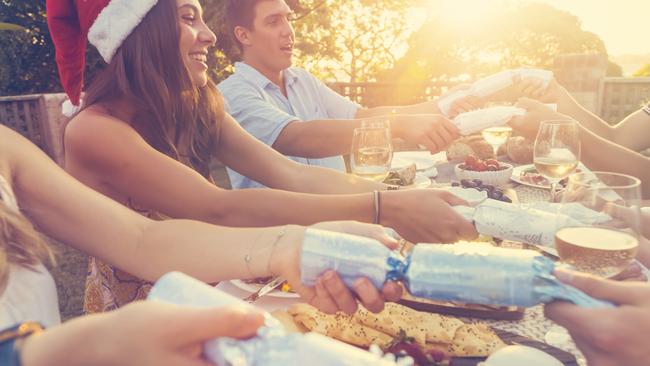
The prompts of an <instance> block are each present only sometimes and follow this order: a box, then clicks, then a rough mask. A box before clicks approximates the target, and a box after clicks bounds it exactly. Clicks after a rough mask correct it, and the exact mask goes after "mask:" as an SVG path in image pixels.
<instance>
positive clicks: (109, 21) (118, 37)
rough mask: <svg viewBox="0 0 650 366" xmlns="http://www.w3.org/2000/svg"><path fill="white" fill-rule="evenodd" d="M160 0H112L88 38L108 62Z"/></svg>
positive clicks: (93, 26)
mask: <svg viewBox="0 0 650 366" xmlns="http://www.w3.org/2000/svg"><path fill="white" fill-rule="evenodd" d="M157 2H158V0H111V1H110V2H109V3H108V5H106V7H105V8H104V9H103V10H102V11H101V13H99V15H98V16H97V19H95V22H94V23H93V25H92V26H91V27H90V29H89V31H88V40H89V41H90V43H91V44H92V45H93V46H95V47H97V50H98V51H99V54H101V55H102V58H103V59H104V61H106V62H111V59H113V56H115V52H117V49H118V48H120V46H121V45H122V42H124V40H125V39H126V37H128V36H129V34H131V32H133V30H134V29H135V27H137V26H138V24H140V22H141V21H142V19H143V18H144V17H145V16H146V15H147V13H148V12H149V10H151V8H153V6H154V5H156V3H157Z"/></svg>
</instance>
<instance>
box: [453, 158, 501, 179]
mask: <svg viewBox="0 0 650 366" xmlns="http://www.w3.org/2000/svg"><path fill="white" fill-rule="evenodd" d="M454 172H455V173H456V178H457V179H458V180H463V179H469V180H472V179H479V180H481V181H482V182H483V183H485V184H489V185H492V186H502V185H504V184H506V183H508V182H509V181H510V177H511V176H512V165H510V164H506V163H501V162H499V161H497V160H496V159H485V160H483V159H479V158H477V157H475V156H473V155H470V156H468V157H467V158H466V159H465V162H464V163H460V164H458V165H456V166H455V167H454Z"/></svg>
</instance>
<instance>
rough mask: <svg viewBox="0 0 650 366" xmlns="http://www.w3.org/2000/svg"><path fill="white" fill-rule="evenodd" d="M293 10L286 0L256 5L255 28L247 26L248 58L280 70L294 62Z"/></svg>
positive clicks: (246, 48)
mask: <svg viewBox="0 0 650 366" xmlns="http://www.w3.org/2000/svg"><path fill="white" fill-rule="evenodd" d="M292 16H293V13H292V11H291V8H289V6H288V5H287V4H286V3H285V2H284V0H265V1H260V2H258V3H257V5H256V6H255V18H254V20H253V29H247V30H246V32H247V35H248V37H247V39H246V43H245V44H244V54H245V57H246V59H247V60H250V61H253V62H255V63H257V64H260V65H263V67H264V68H266V69H268V70H269V71H273V72H279V71H282V70H284V69H286V68H288V67H290V66H291V63H292V58H293V44H294V36H295V34H294V32H293V27H292V26H291V18H292Z"/></svg>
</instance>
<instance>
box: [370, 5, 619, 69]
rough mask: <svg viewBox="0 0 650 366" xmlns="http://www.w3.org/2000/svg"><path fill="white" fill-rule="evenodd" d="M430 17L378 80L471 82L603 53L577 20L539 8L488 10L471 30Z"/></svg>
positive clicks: (555, 11)
mask: <svg viewBox="0 0 650 366" xmlns="http://www.w3.org/2000/svg"><path fill="white" fill-rule="evenodd" d="M443 17H444V14H438V15H433V16H432V17H431V18H430V19H428V20H427V21H426V22H425V24H424V25H423V26H422V28H421V29H419V30H418V31H417V32H415V33H414V34H413V36H412V37H411V38H410V40H409V51H408V52H407V53H406V55H405V56H404V57H403V58H402V59H400V60H399V61H398V62H397V64H396V66H395V68H393V69H392V70H388V71H387V72H385V73H384V75H383V78H382V79H383V80H392V81H399V82H412V81H428V80H435V79H437V80H446V79H449V78H452V77H455V76H458V75H462V74H466V75H469V76H470V77H475V76H476V75H480V74H485V73H490V72H494V71H498V70H502V69H506V68H516V67H521V66H531V67H540V68H546V69H549V68H552V66H553V60H554V59H555V57H556V56H557V55H559V54H563V53H591V52H593V53H606V49H605V45H604V43H603V42H602V40H601V39H600V38H599V37H598V36H596V35H595V34H593V33H591V32H587V31H585V30H583V29H582V26H581V23H580V20H579V19H578V18H577V17H576V16H574V15H572V14H570V13H568V12H565V11H561V10H558V9H555V8H553V7H551V6H550V5H546V4H541V3H529V4H524V5H519V6H514V7H505V8H499V7H495V8H492V10H491V11H490V13H488V14H485V15H484V17H483V20H482V21H480V22H479V23H477V24H474V25H473V26H472V27H467V28H466V29H458V28H453V27H450V26H449V25H448V24H447V23H445V22H444V21H442V19H443Z"/></svg>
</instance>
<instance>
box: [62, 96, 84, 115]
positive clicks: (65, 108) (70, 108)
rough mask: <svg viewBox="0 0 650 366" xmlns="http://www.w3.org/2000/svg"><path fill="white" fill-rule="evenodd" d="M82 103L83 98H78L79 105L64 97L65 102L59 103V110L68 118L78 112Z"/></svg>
mask: <svg viewBox="0 0 650 366" xmlns="http://www.w3.org/2000/svg"><path fill="white" fill-rule="evenodd" d="M82 105H83V100H81V99H79V105H74V104H72V102H71V101H70V99H66V100H65V102H63V104H62V105H61V112H62V113H63V115H64V116H66V117H68V118H70V117H72V116H74V115H75V114H77V113H79V111H80V110H81V106H82Z"/></svg>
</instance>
